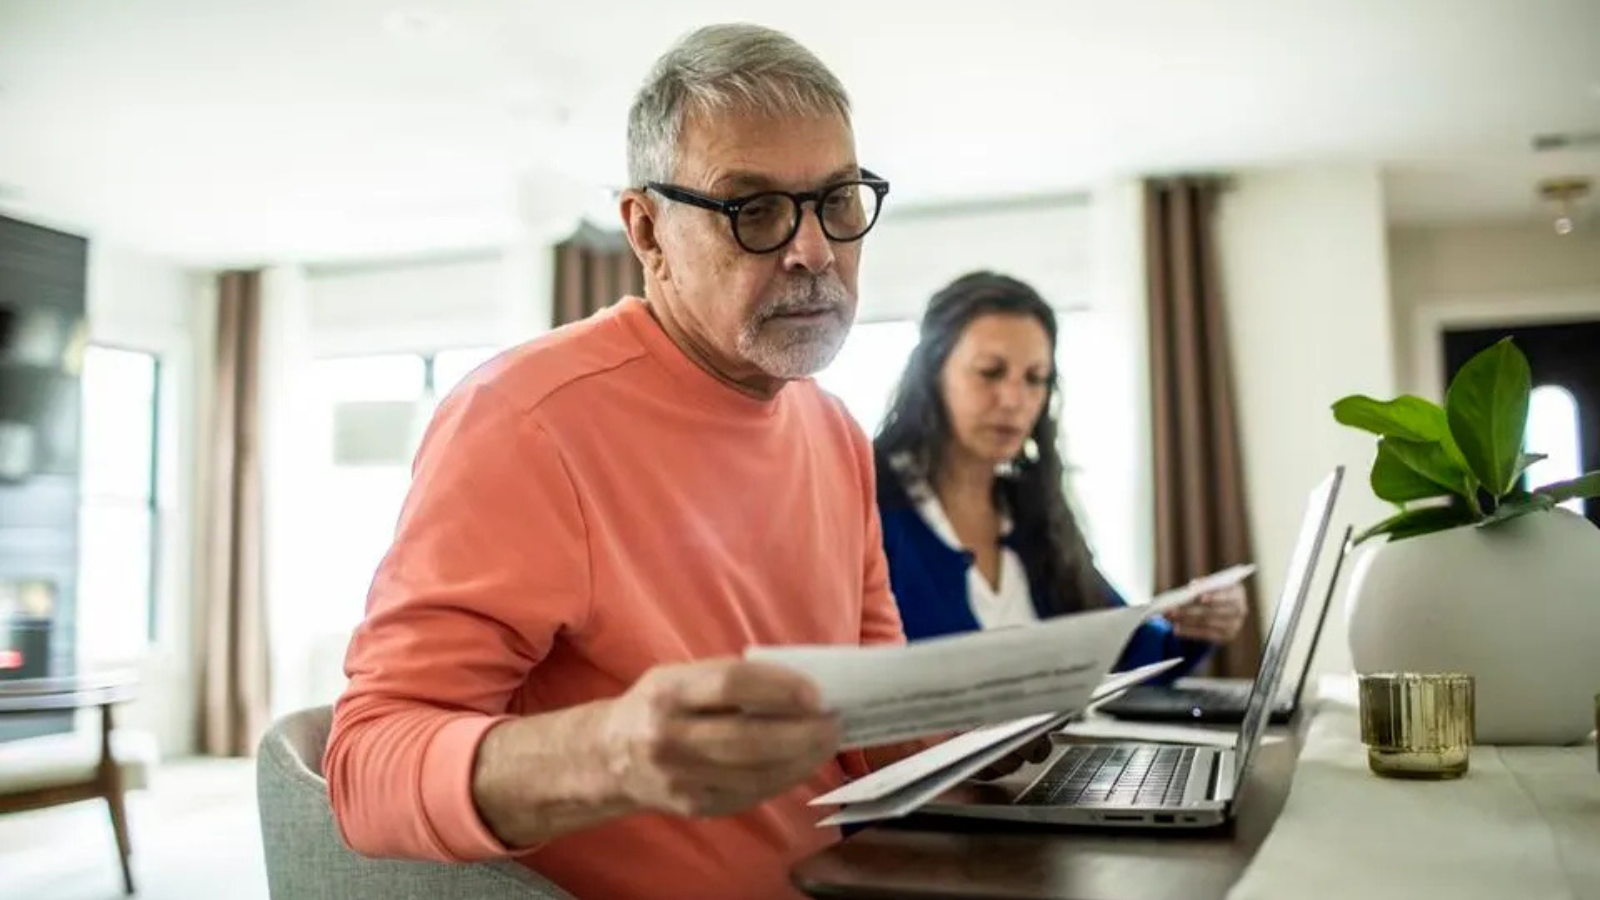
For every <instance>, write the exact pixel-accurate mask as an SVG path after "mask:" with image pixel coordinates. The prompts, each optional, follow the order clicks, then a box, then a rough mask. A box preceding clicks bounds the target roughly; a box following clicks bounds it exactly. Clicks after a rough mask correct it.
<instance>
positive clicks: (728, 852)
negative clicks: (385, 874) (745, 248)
mask: <svg viewBox="0 0 1600 900" xmlns="http://www.w3.org/2000/svg"><path fill="white" fill-rule="evenodd" d="M873 496H874V483H873V468H872V457H871V448H870V446H869V445H868V443H867V440H866V437H865V435H863V434H862V433H861V431H860V429H859V428H857V427H856V425H855V424H854V423H853V422H852V420H851V419H850V417H849V416H848V415H847V414H846V412H845V411H844V409H843V407H842V406H841V405H840V404H839V403H838V401H837V400H834V399H833V398H830V397H828V396H827V395H825V394H824V393H823V392H822V391H821V390H819V389H818V388H817V387H816V385H815V384H814V383H812V382H810V381H800V382H795V383H792V384H789V385H787V386H786V387H785V388H784V389H783V390H781V391H779V392H778V394H777V396H776V397H775V398H773V399H771V400H769V401H762V400H757V399H754V398H751V397H749V396H747V395H744V394H741V393H739V392H737V391H735V390H733V389H731V388H729V387H728V386H726V385H724V384H723V383H721V382H719V381H717V380H715V379H714V378H712V377H711V376H710V375H709V374H708V373H706V372H705V371H704V370H702V369H700V368H699V367H698V366H696V365H695V364H694V363H693V362H692V361H691V360H690V359H689V358H688V357H687V356H685V355H684V354H683V352H682V351H680V350H679V349H678V348H677V346H676V345H675V344H673V343H672V341H671V340H670V339H669V338H668V337H667V336H666V334H665V333H664V332H663V331H662V330H661V329H660V327H659V325H657V323H656V321H655V319H654V318H653V317H652V315H651V314H650V311H649V308H648V307H647V306H646V305H645V304H644V302H643V301H640V300H637V299H631V298H630V299H626V300H624V301H622V302H621V303H619V304H618V305H616V306H614V307H612V308H611V309H609V310H607V311H606V312H604V313H602V314H600V315H598V316H596V317H593V318H591V319H589V320H586V321H584V322H582V323H579V324H577V325H574V326H570V327H568V328H564V329H561V330H558V331H556V332H553V333H551V334H549V335H546V336H544V337H542V338H539V339H537V340H535V341H532V342H530V343H528V344H525V345H523V346H522V347H519V348H517V349H515V350H512V351H509V352H508V353H506V354H503V355H502V356H501V357H499V358H498V359H496V360H495V361H494V362H492V363H490V364H489V365H488V366H486V367H485V368H483V369H481V370H480V371H479V372H477V373H474V375H473V376H471V377H470V378H469V379H468V380H467V381H466V383H465V384H463V385H462V386H461V387H460V388H458V389H457V390H456V391H454V392H453V393H452V395H451V396H450V397H449V398H447V400H446V401H445V402H444V403H443V405H442V407H441V409H440V410H439V412H438V414H437V415H436V416H435V418H434V421H433V423H432V424H431V426H430V428H429V431H428V434H427V436H426V438H425V439H424V442H423V447H422V449H421V451H420V452H419V454H418V457H417V462H416V466H415V470H414V479H413V485H412V488H411V492H410V495H409V496H408V498H407V500H406V503H405V507H404V510H403V512H402V513H401V517H400V522H399V525H398V529H397V532H396V535H395V539H394V543H393V546H392V548H391V549H390V551H389V553H388V554H387V556H386V557H385V559H384V560H383V562H382V564H381V566H380V567H379V569H378V572H377V575H376V577H375V579H374V582H373V585H372V590H371V594H370V596H369V598H368V606H367V616H366V619H365V621H364V622H363V623H362V624H361V626H360V628H359V629H358V630H357V632H356V634H355V636H354V638H353V640H352V642H351V645H350V650H349V654H348V657H347V659H346V672H347V674H348V675H349V678H350V682H349V686H348V687H347V689H346V691H345V693H344V695H343V696H342V697H341V698H340V700H339V703H338V706H337V709H336V712H335V716H334V724H333V733H332V735H331V737H330V740H329V744H328V750H327V755H326V758H325V760H324V768H325V772H326V774H327V778H328V785H329V791H330V793H331V796H332V801H333V806H334V810H335V813H336V816H337V819H338V822H339V826H340V829H341V831H342V833H343V835H344V836H345V839H346V840H347V841H348V842H349V843H350V844H351V845H352V846H354V847H355V848H356V849H358V850H360V851H362V852H365V853H368V854H372V855H386V856H400V857H409V858H425V859H437V860H458V861H467V860H482V859H489V858H495V857H504V856H510V855H513V851H512V849H511V848H507V847H505V846H502V845H501V844H500V842H499V841H497V840H496V839H495V837H494V836H493V834H491V833H490V832H489V830H488V829H487V828H486V827H485V826H484V824H483V823H482V821H481V819H480V817H479V816H478V814H477V811H476V809H475V807H474V804H473V801H472V798H471V792H470V779H471V772H472V766H473V759H474V755H475V753H476V751H477V747H478V744H479V742H480V740H481V739H482V738H483V735H484V733H485V732H486V731H487V730H488V729H489V728H490V726H492V725H493V724H494V723H496V722H497V721H499V720H501V719H502V718H504V717H507V716H515V715H527V714H534V713H539V712H544V711H549V710H556V709H561V708H564V707H568V706H573V705H576V704H581V703H586V702H589V701H592V700H597V699H602V698H609V697H615V696H616V695H618V694H620V693H622V692H623V691H625V690H626V689H627V688H628V686H629V685H631V684H633V682H634V681H635V680H636V679H638V678H639V676H641V675H642V674H644V672H645V671H646V670H648V669H650V668H651V667H652V666H657V665H662V664H666V663H676V662H685V661H689V660H696V659H704V658H708V657H715V656H727V655H737V654H739V653H741V652H742V651H743V650H744V649H745V648H746V647H747V646H748V645H751V644H756V643H762V644H782V643H799V642H804V643H858V642H864V643H878V642H899V641H903V640H904V638H903V636H902V633H901V627H900V621H899V618H898V616H897V614H896V611H895V606H894V601H893V599H892V597H891V596H890V593H889V587H888V576H887V570H886V566H885V562H884V556H883V550H882V548H881V546H880V537H879V532H878V528H879V523H878V516H877V512H876V509H875V507H874V501H873ZM864 770H865V762H864V760H863V759H862V758H861V757H860V755H859V754H856V753H848V754H842V755H841V756H840V757H838V758H837V759H836V760H835V762H833V763H830V764H829V765H827V766H825V767H823V768H822V769H821V770H819V771H818V772H817V773H816V774H815V776H814V777H813V778H811V779H810V780H809V781H808V782H807V783H805V784H804V785H802V786H800V787H797V788H795V789H794V790H791V791H789V792H788V793H786V794H784V795H782V796H780V797H777V798H775V799H773V800H771V801H769V802H767V803H765V804H762V805H761V806H759V807H757V808H755V809H753V810H751V811H749V812H747V813H744V814H741V815H737V816H731V817H725V818H719V819H710V820H688V819H680V818H675V817H670V816H664V815H654V814H641V815H636V816H630V817H626V818H623V819H618V820H614V821H612V822H611V823H608V824H605V825H602V826H599V827H596V828H594V829H591V830H588V831H584V832H580V833H575V834H571V835H568V836H565V837H562V838H558V839H556V840H553V841H550V842H548V843H546V844H544V845H541V846H540V847H538V848H537V849H536V850H533V851H531V852H528V853H525V854H523V855H521V856H520V857H518V858H519V859H520V861H522V862H523V863H525V864H527V865H528V866H531V867H532V868H533V869H535V870H537V871H538V872H540V873H541V874H543V875H544V876H546V877H547V878H550V879H551V880H552V881H554V882H556V883H557V884H559V885H560V886H562V887H563V888H565V889H566V890H568V891H569V892H571V893H573V894H575V895H576V896H578V897H579V898H583V900H645V898H682V897H696V898H729V900H733V898H740V900H743V898H771V897H782V896H792V895H793V891H792V888H790V887H789V884H788V869H789V867H790V866H791V865H792V864H793V863H795V862H796V861H798V860H799V859H801V858H802V857H804V856H806V855H808V854H810V853H812V852H814V851H816V850H818V849H819V848H821V847H822V846H824V845H825V844H827V843H829V842H830V841H833V840H835V839H836V838H837V832H836V831H834V830H833V829H819V828H816V827H815V822H816V821H817V819H819V818H820V817H821V815H822V814H823V813H822V812H821V811H819V810H815V809H811V808H808V807H807V806H806V801H807V800H809V799H810V798H812V797H815V796H817V795H818V794H820V793H822V792H824V791H827V790H830V789H832V788H833V787H835V786H837V785H839V784H840V783H842V782H843V780H844V779H846V778H847V777H850V776H854V775H859V774H861V773H862V772H864ZM528 777H529V778H538V777H539V773H537V772H529V773H528Z"/></svg>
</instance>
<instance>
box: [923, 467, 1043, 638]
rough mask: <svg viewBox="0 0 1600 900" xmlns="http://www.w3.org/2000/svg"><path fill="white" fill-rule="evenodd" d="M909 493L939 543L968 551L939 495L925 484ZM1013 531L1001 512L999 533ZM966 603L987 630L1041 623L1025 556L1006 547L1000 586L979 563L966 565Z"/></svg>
mask: <svg viewBox="0 0 1600 900" xmlns="http://www.w3.org/2000/svg"><path fill="white" fill-rule="evenodd" d="M907 493H908V494H910V496H911V500H912V502H913V503H915V504H916V505H917V512H918V513H920V514H921V515H922V519H923V521H925V522H927V523H928V527H929V528H932V529H933V533H934V534H937V535H938V536H939V539H940V540H942V541H944V542H945V544H946V545H947V546H949V547H950V549H952V550H959V551H962V552H964V553H965V552H968V551H967V548H966V547H965V546H963V545H962V543H961V539H960V538H958V537H956V530H955V526H953V525H951V524H950V517H949V516H948V515H946V514H945V511H944V505H943V504H941V503H940V502H939V495H938V494H936V493H934V491H933V489H932V488H930V487H929V486H928V485H927V484H926V483H925V482H924V483H918V484H914V485H911V486H910V487H908V488H907ZM1010 532H1011V519H1010V517H1009V516H1006V515H1005V514H1004V513H1002V514H1001V516H1000V534H1001V535H1002V536H1004V535H1006V534H1009V533H1010ZM967 603H968V604H969V605H970V606H971V607H972V616H973V618H975V619H977V620H978V624H979V625H980V626H982V627H983V628H984V629H985V630H988V629H991V628H1010V627H1012V626H1014V625H1028V624H1032V623H1034V622H1037V621H1039V614H1038V612H1037V611H1036V610H1034V608H1033V593H1032V591H1030V590H1029V588H1028V571H1027V570H1026V569H1024V568H1023V567H1022V557H1020V556H1018V555H1017V551H1015V550H1013V549H1011V548H1010V547H1007V546H1006V545H1005V544H1001V545H1000V579H999V584H997V585H991V584H989V579H987V578H985V577H983V572H982V571H980V570H979V569H978V565H977V563H976V561H974V562H970V563H968V564H967Z"/></svg>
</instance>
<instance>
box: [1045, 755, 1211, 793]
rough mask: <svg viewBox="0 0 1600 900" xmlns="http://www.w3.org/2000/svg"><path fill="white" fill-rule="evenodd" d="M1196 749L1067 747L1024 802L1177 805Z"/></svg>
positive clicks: (1186, 781)
mask: <svg viewBox="0 0 1600 900" xmlns="http://www.w3.org/2000/svg"><path fill="white" fill-rule="evenodd" d="M1194 759H1195V748H1193V747H1180V746H1159V745H1143V744H1131V745H1093V744H1090V745H1081V746H1075V747H1071V748H1069V749H1068V750H1067V752H1066V753H1065V754H1063V755H1062V757H1061V758H1060V759H1058V760H1056V763H1055V765H1053V766H1051V767H1050V771H1048V772H1046V773H1045V775H1044V776H1043V777H1042V778H1040V779H1039V781H1038V782H1036V783H1035V784H1034V785H1033V787H1032V788H1031V789H1030V790H1029V791H1028V796H1027V797H1025V798H1024V800H1025V802H1028V803H1030V804H1039V805H1051V806H1082V805H1088V804H1096V805H1115V806H1176V805H1178V804H1179V803H1180V802H1182V800H1183V791H1184V788H1185V787H1187V786H1188V783H1189V772H1190V770H1191V769H1192V768H1193V767H1194Z"/></svg>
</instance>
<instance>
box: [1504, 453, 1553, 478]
mask: <svg viewBox="0 0 1600 900" xmlns="http://www.w3.org/2000/svg"><path fill="white" fill-rule="evenodd" d="M1549 458H1550V455H1549V454H1547V453H1524V454H1522V459H1520V460H1518V461H1517V471H1516V474H1514V475H1512V476H1511V480H1512V481H1513V482H1515V481H1516V480H1517V479H1518V478H1521V477H1522V473H1523V472H1526V471H1528V467H1529V466H1531V465H1533V464H1534V463H1536V462H1540V461H1541V460H1546V459H1549Z"/></svg>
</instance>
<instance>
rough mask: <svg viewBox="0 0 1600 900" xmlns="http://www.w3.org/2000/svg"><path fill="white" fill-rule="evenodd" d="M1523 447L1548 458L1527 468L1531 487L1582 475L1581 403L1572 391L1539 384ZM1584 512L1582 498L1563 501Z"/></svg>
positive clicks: (1531, 401)
mask: <svg viewBox="0 0 1600 900" xmlns="http://www.w3.org/2000/svg"><path fill="white" fill-rule="evenodd" d="M1523 445H1524V446H1523V449H1524V451H1525V452H1528V453H1543V454H1545V456H1546V458H1545V459H1543V460H1540V461H1539V462H1536V463H1534V464H1533V465H1531V466H1529V467H1528V489H1529V490H1533V489H1534V488H1537V487H1542V486H1544V485H1547V484H1552V483H1554V482H1557V481H1568V480H1570V479H1573V478H1577V477H1578V476H1579V475H1582V474H1583V467H1582V461H1583V445H1582V441H1581V439H1580V438H1579V436H1578V403H1577V401H1576V400H1575V399H1574V398H1573V396H1572V393H1571V392H1570V391H1568V390H1567V389H1566V388H1564V387H1559V386H1557V385H1551V384H1546V385H1540V386H1539V387H1537V388H1535V389H1534V391H1533V394H1532V396H1530V397H1529V398H1528V431H1527V434H1526V435H1524V436H1523ZM1561 505H1562V506H1564V507H1566V508H1567V509H1570V510H1572V511H1573V512H1575V513H1577V514H1578V515H1580V516H1581V515H1583V500H1581V499H1577V500H1568V501H1567V502H1566V503H1563V504H1561Z"/></svg>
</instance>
